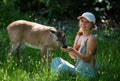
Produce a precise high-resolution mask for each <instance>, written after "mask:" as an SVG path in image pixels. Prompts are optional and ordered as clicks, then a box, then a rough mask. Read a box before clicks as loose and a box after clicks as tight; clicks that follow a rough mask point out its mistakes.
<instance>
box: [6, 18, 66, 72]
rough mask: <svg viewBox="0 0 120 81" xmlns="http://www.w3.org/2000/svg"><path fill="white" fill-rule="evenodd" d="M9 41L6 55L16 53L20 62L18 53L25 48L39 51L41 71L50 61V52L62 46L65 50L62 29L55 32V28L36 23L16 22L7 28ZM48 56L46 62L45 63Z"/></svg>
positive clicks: (64, 38)
mask: <svg viewBox="0 0 120 81" xmlns="http://www.w3.org/2000/svg"><path fill="white" fill-rule="evenodd" d="M7 31H8V36H9V39H10V49H9V52H8V55H9V56H11V54H12V52H13V51H14V52H15V53H16V56H17V59H18V61H19V62H20V59H21V58H20V52H21V51H22V49H23V48H24V45H25V46H29V47H31V48H34V49H40V50H41V53H40V55H41V71H42V70H43V68H44V65H45V64H46V63H47V62H48V66H50V62H51V60H52V52H53V51H54V50H56V48H58V47H60V46H62V47H64V48H67V44H66V37H65V32H64V28H60V29H59V30H57V29H56V28H55V27H50V26H46V25H42V24H39V23H36V22H31V21H26V20H17V21H14V22H12V23H10V24H9V25H8V26H7ZM47 56H48V60H47V62H46V59H47Z"/></svg>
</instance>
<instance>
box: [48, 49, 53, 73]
mask: <svg viewBox="0 0 120 81" xmlns="http://www.w3.org/2000/svg"><path fill="white" fill-rule="evenodd" d="M52 52H53V50H48V53H47V55H48V60H47V63H48V71H50V63H51V60H52Z"/></svg>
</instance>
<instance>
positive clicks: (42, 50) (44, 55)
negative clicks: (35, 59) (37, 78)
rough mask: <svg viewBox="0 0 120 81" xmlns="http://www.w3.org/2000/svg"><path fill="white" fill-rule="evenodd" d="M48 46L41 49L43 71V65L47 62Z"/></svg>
mask: <svg viewBox="0 0 120 81" xmlns="http://www.w3.org/2000/svg"><path fill="white" fill-rule="evenodd" d="M46 52H47V50H46V48H42V49H41V72H42V71H43V67H44V65H45V63H46Z"/></svg>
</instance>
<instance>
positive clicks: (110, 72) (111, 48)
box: [0, 28, 120, 81]
mask: <svg viewBox="0 0 120 81" xmlns="http://www.w3.org/2000/svg"><path fill="white" fill-rule="evenodd" d="M76 31H77V28H76V29H75V30H74V31H73V29H72V28H68V30H67V33H66V34H67V42H68V44H69V45H70V46H72V44H73V42H74V38H75V34H76ZM94 34H95V35H97V41H98V62H99V69H98V75H97V76H96V78H95V81H118V80H119V76H120V71H119V69H120V63H119V62H120V52H119V50H120V44H119V43H120V37H119V35H120V33H119V31H110V30H102V31H97V32H94ZM8 49H9V38H8V34H7V30H6V29H2V30H0V80H1V81H75V79H76V81H87V79H85V78H80V77H69V76H64V77H61V76H59V77H58V76H56V75H55V74H53V73H50V72H47V67H45V68H44V73H43V74H41V73H40V66H41V64H40V50H37V49H32V48H29V47H28V48H26V49H24V50H23V52H22V53H21V56H22V63H21V65H18V64H17V59H16V56H15V54H13V55H12V57H11V58H9V57H8V56H7V54H8ZM54 57H62V58H63V59H65V60H67V61H69V62H70V63H74V61H73V60H72V59H71V58H70V57H69V56H68V54H67V53H64V52H62V51H61V50H60V49H57V50H56V51H55V52H54V53H53V58H54Z"/></svg>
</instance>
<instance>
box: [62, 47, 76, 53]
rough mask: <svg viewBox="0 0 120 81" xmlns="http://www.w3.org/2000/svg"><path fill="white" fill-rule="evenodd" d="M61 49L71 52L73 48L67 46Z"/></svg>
mask: <svg viewBox="0 0 120 81" xmlns="http://www.w3.org/2000/svg"><path fill="white" fill-rule="evenodd" d="M61 50H62V51H64V52H72V51H73V50H74V49H73V48H72V47H68V48H61Z"/></svg>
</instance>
